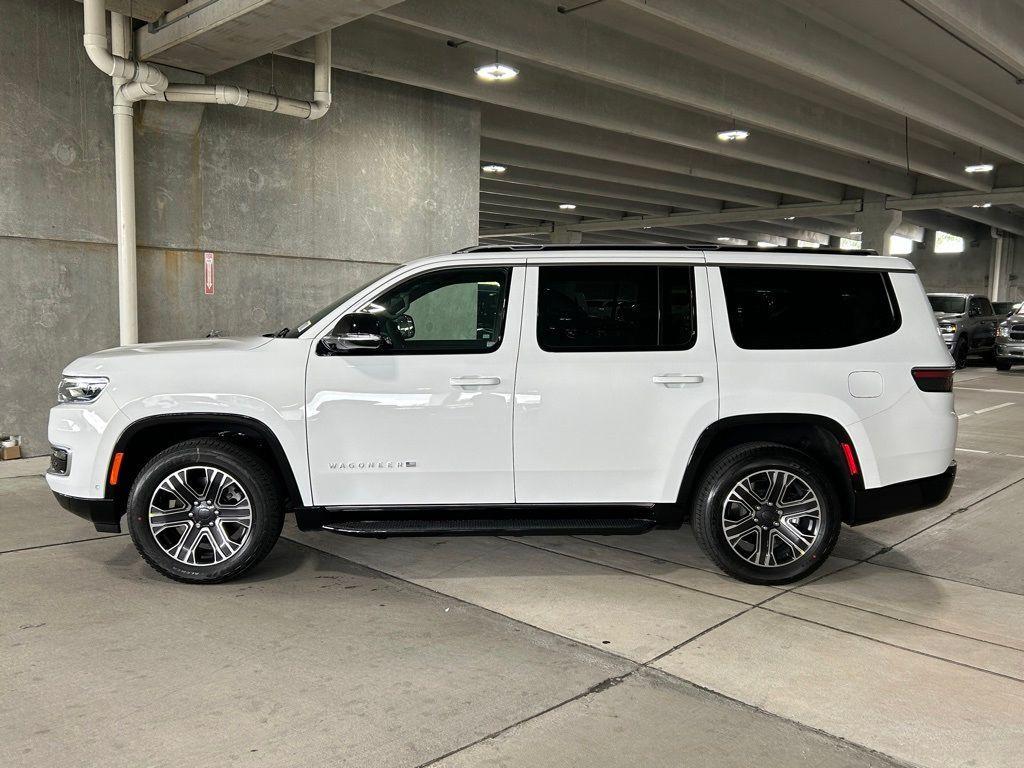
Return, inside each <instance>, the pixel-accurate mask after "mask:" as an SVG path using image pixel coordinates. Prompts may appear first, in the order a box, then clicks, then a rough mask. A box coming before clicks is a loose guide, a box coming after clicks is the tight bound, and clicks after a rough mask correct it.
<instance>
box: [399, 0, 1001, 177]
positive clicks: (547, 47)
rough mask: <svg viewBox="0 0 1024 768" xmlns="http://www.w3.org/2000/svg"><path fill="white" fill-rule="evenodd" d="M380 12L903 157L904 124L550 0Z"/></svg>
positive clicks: (784, 129)
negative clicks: (891, 125)
mask: <svg viewBox="0 0 1024 768" xmlns="http://www.w3.org/2000/svg"><path fill="white" fill-rule="evenodd" d="M772 7H774V5H773V6H772ZM381 15H383V16H385V17H387V18H389V19H393V20H396V21H399V22H402V23H406V24H410V25H413V26H417V27H420V28H422V29H429V30H431V31H433V32H436V33H438V34H442V35H449V36H451V37H453V38H456V39H459V40H470V41H472V42H474V43H477V44H478V45H480V46H483V47H484V48H489V49H495V48H497V49H500V50H501V51H503V52H504V53H506V54H507V55H511V56H518V57H522V58H524V59H530V60H533V61H535V62H539V63H542V64H544V65H546V66H549V67H555V68H558V69H563V70H566V71H568V72H569V73H572V74H573V75H576V76H583V77H588V78H591V79H594V80H598V81H601V82H604V83H608V84H611V85H614V86H616V87H618V88H622V89H626V90H627V91H632V92H634V93H642V94H645V95H647V96H653V97H655V98H658V99H662V100H664V101H668V102H670V103H673V104H676V105H681V106H683V107H686V108H689V109H699V110H703V111H706V112H711V113H714V114H718V115H722V116H724V117H725V119H722V120H721V121H720V122H721V127H722V128H725V127H728V126H729V125H730V124H731V123H732V120H733V119H735V120H737V121H739V122H741V123H742V124H743V125H745V126H759V127H762V128H764V129H767V130H769V131H771V132H773V133H777V134H786V135H789V136H792V137H795V138H798V139H801V140H803V141H808V142H811V143H812V144H815V145H818V146H826V147H832V148H834V149H839V150H842V151H844V152H847V153H851V154H853V155H857V156H860V157H863V158H869V159H871V160H874V161H878V162H883V163H888V164H890V165H891V166H894V167H904V166H905V165H906V163H907V155H908V153H907V149H908V146H907V142H906V137H905V136H904V134H903V133H902V132H899V131H894V130H891V129H887V128H883V127H881V126H878V125H876V124H874V123H873V122H870V121H868V120H865V119H863V118H860V117H856V116H853V115H850V114H848V113H846V112H843V111H840V110H838V109H834V108H832V107H829V106H826V105H824V104H820V103H818V102H816V101H813V100H811V99H808V98H806V97H803V96H801V95H798V94H794V93H791V92H787V91H785V90H783V89H781V88H774V87H772V86H770V85H766V84H765V83H764V82H761V81H757V80H754V79H752V78H748V77H744V76H742V75H740V74H738V73H736V72H733V71H730V70H727V69H724V68H722V67H718V66H715V65H714V64H711V63H709V62H706V61H699V60H697V59H694V58H690V57H688V56H685V55H682V54H680V53H679V52H678V51H675V50H670V49H667V48H664V47H661V46H658V45H654V44H651V43H650V42H647V41H644V40H640V39H638V38H633V37H629V36H627V35H624V34H623V33H622V32H621V31H620V30H614V29H611V28H608V27H604V26H602V25H600V24H596V23H594V22H592V21H589V20H588V19H587V18H586V17H585V16H584V15H582V14H559V13H557V12H556V11H555V9H554V8H553V7H552V6H551V4H550V3H545V2H541V1H540V0H517V2H515V3H480V2H477V0H445V2H443V3H438V2H436V0H406V2H404V3H401V4H400V5H396V6H393V7H391V8H389V9H387V10H386V11H384V12H383V13H382V14H381ZM741 16H742V14H741ZM498 87H501V86H500V85H499V86H498ZM909 150H910V151H909V159H910V167H911V169H912V170H913V171H916V172H920V173H925V174H929V175H932V176H936V177H937V178H940V179H945V180H947V181H951V182H953V183H955V184H957V185H958V186H963V187H966V188H968V189H985V188H987V187H986V184H987V182H986V180H985V179H979V178H976V177H971V176H970V175H968V174H965V173H964V171H963V163H962V162H960V161H959V159H958V158H955V157H954V156H953V154H952V153H951V152H949V151H947V150H944V149H940V148H938V147H936V146H934V145H932V144H929V143H927V142H923V141H920V140H918V139H916V138H912V139H911V140H910V143H909Z"/></svg>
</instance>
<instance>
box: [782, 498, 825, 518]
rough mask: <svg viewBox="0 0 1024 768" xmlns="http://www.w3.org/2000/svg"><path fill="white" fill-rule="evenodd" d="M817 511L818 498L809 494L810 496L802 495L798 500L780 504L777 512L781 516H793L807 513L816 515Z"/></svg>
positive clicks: (803, 515)
mask: <svg viewBox="0 0 1024 768" xmlns="http://www.w3.org/2000/svg"><path fill="white" fill-rule="evenodd" d="M817 512H818V500H817V499H816V498H814V496H811V497H810V498H808V497H806V496H805V497H804V498H803V499H801V500H800V501H794V502H791V503H789V504H782V505H780V506H779V514H780V515H782V517H783V518H787V517H788V518H793V517H806V516H808V515H810V516H813V517H817V516H818V515H817Z"/></svg>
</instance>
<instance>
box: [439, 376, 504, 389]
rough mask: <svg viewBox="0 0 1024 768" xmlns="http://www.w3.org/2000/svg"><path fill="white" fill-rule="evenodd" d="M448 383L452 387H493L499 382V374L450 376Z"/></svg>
mask: <svg viewBox="0 0 1024 768" xmlns="http://www.w3.org/2000/svg"><path fill="white" fill-rule="evenodd" d="M448 383H449V384H451V385H452V386H453V387H494V386H497V385H498V384H501V377H500V376H452V377H451V378H450V379H448Z"/></svg>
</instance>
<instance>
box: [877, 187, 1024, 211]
mask: <svg viewBox="0 0 1024 768" xmlns="http://www.w3.org/2000/svg"><path fill="white" fill-rule="evenodd" d="M985 203H991V204H992V205H1021V204H1024V187H1006V188H1003V189H993V190H992V191H991V192H985V193H984V194H978V193H976V192H939V193H936V194H929V195H913V196H911V197H904V198H896V197H887V198H886V199H885V207H886V208H898V209H899V210H901V211H923V210H928V209H933V208H969V207H970V206H972V205H984V204H985Z"/></svg>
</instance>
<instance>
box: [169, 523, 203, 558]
mask: <svg viewBox="0 0 1024 768" xmlns="http://www.w3.org/2000/svg"><path fill="white" fill-rule="evenodd" d="M201 538H202V529H201V528H200V527H199V526H198V525H195V524H194V523H189V527H188V528H187V529H186V530H185V532H184V533H183V534H182V535H181V538H180V539H179V540H178V543H177V544H176V545H175V548H174V552H173V554H172V555H171V557H173V558H175V559H176V560H180V561H181V562H183V563H187V564H189V565H194V564H195V555H196V547H198V546H199V542H200V540H201Z"/></svg>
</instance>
